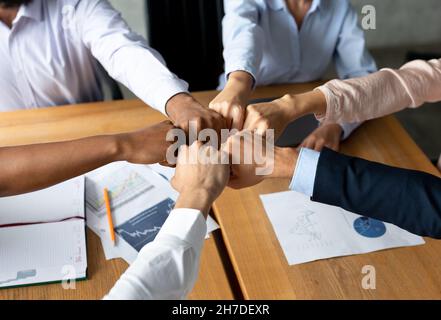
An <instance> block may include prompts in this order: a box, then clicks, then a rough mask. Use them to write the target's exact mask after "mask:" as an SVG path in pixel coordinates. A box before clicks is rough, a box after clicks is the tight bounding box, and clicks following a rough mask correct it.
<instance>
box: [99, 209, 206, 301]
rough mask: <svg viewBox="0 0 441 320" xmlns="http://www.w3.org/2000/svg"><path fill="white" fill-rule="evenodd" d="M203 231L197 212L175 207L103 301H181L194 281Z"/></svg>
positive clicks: (204, 230) (204, 225) (199, 215)
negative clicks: (153, 238)
mask: <svg viewBox="0 0 441 320" xmlns="http://www.w3.org/2000/svg"><path fill="white" fill-rule="evenodd" d="M206 231H207V226H206V221H205V219H204V218H203V217H202V215H201V214H200V212H199V211H198V210H193V209H176V208H175V210H173V211H172V212H171V213H170V215H169V217H168V219H167V220H166V222H165V223H164V225H163V226H162V228H161V230H160V231H159V233H158V235H157V236H156V238H155V240H154V241H152V242H150V243H148V244H147V245H146V246H145V247H144V248H143V249H142V250H141V251H140V252H139V255H138V257H137V258H136V260H135V262H134V263H133V264H132V265H131V266H130V267H129V268H128V269H127V270H126V272H125V273H124V274H123V275H122V276H121V278H120V279H119V280H118V281H117V283H116V284H115V286H114V287H113V288H112V290H111V291H110V292H109V294H108V295H107V296H106V297H105V299H112V300H115V299H120V300H121V299H125V300H131V299H137V300H158V299H184V298H185V297H186V296H187V294H188V293H189V292H190V291H191V289H192V288H193V286H194V283H195V281H196V277H197V274H198V270H199V259H200V253H201V250H202V246H203V241H204V237H205V234H206Z"/></svg>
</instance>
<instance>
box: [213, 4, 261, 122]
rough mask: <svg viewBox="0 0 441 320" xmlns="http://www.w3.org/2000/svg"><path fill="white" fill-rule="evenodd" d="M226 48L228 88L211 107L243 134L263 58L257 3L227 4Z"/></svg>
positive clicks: (224, 24)
mask: <svg viewBox="0 0 441 320" xmlns="http://www.w3.org/2000/svg"><path fill="white" fill-rule="evenodd" d="M224 4H225V5H224V6H225V17H224V19H223V44H224V60H225V76H226V77H227V81H226V86H225V88H224V89H223V90H222V91H221V92H220V93H219V95H218V96H217V97H216V98H215V99H214V100H213V101H212V102H211V103H210V108H211V109H213V110H215V111H217V112H219V113H220V114H222V115H223V116H224V117H225V118H227V125H229V128H234V129H238V130H241V129H242V126H243V121H244V113H245V108H246V106H247V104H248V100H249V97H250V95H251V92H252V89H253V87H254V84H255V83H256V77H257V73H258V70H259V66H260V62H261V60H262V55H263V51H262V48H263V41H264V38H263V32H262V30H261V28H260V26H259V21H258V20H259V12H258V6H257V4H256V3H255V1H254V0H250V1H236V0H225V1H224Z"/></svg>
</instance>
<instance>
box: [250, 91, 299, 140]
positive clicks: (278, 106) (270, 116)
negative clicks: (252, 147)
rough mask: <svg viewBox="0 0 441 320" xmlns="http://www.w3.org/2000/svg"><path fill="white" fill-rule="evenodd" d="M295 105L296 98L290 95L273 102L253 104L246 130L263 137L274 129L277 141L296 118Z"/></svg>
mask: <svg viewBox="0 0 441 320" xmlns="http://www.w3.org/2000/svg"><path fill="white" fill-rule="evenodd" d="M295 105H296V103H295V96H290V95H285V96H283V97H282V98H280V99H277V100H274V101H272V102H267V103H258V104H251V105H249V106H248V108H247V112H246V118H245V124H244V129H245V130H256V132H257V133H258V134H261V135H264V134H265V132H266V130H268V129H274V131H275V132H274V134H275V138H276V139H277V138H278V137H279V136H280V135H281V134H282V133H283V131H284V130H285V128H286V127H287V125H288V124H289V123H290V122H292V121H293V120H294V119H295V118H296V116H297V114H296V108H295Z"/></svg>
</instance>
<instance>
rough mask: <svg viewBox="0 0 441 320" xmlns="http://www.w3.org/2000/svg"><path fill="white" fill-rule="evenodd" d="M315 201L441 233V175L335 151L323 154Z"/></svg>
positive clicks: (428, 233)
mask: <svg viewBox="0 0 441 320" xmlns="http://www.w3.org/2000/svg"><path fill="white" fill-rule="evenodd" d="M312 200H313V201H317V202H321V203H325V204H329V205H333V206H338V207H341V208H343V209H345V210H348V211H351V212H354V213H357V214H360V215H364V216H367V217H371V218H375V219H379V220H382V221H385V222H389V223H393V224H395V225H397V226H399V227H401V228H403V229H406V230H408V231H410V232H412V233H415V234H418V235H421V236H430V237H434V238H440V237H441V179H440V178H438V177H435V176H432V175H429V174H426V173H423V172H418V171H413V170H405V169H400V168H394V167H389V166H386V165H383V164H379V163H375V162H370V161H366V160H363V159H358V158H354V157H348V156H345V155H342V154H339V153H336V152H334V151H331V150H328V149H326V150H324V151H322V153H321V154H320V159H319V162H318V166H317V173H316V177H315V183H314V192H313V196H312Z"/></svg>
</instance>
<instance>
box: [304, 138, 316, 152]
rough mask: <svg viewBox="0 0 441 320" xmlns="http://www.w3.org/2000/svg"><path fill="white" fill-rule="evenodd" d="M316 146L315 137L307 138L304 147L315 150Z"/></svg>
mask: <svg viewBox="0 0 441 320" xmlns="http://www.w3.org/2000/svg"><path fill="white" fill-rule="evenodd" d="M314 147H315V139H307V140H305V143H304V148H307V149H311V150H314Z"/></svg>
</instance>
